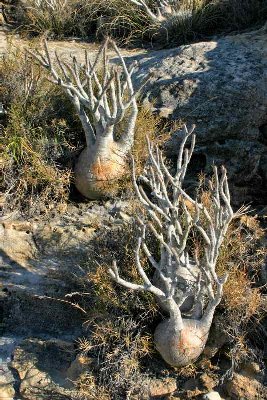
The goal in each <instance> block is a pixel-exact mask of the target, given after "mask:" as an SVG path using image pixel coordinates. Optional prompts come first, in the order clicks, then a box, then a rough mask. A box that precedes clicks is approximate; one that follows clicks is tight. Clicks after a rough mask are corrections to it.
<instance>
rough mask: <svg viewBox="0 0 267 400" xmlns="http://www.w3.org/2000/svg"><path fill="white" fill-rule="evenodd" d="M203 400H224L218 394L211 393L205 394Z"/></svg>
mask: <svg viewBox="0 0 267 400" xmlns="http://www.w3.org/2000/svg"><path fill="white" fill-rule="evenodd" d="M203 400H223V399H222V398H221V396H220V395H219V393H218V392H209V393H207V394H204V396H203Z"/></svg>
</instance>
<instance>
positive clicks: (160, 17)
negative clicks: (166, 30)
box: [130, 0, 193, 24]
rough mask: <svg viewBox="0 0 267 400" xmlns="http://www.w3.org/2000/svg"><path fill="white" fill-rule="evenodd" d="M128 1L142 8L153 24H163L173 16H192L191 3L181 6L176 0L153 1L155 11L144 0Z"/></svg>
mask: <svg viewBox="0 0 267 400" xmlns="http://www.w3.org/2000/svg"><path fill="white" fill-rule="evenodd" d="M130 2H131V3H133V4H135V5H137V6H139V7H140V8H142V9H143V10H144V12H145V13H146V14H147V16H148V17H149V18H150V19H151V20H152V22H154V23H155V24H163V23H164V22H165V21H167V20H168V19H170V18H172V17H175V16H176V17H180V18H185V17H189V16H192V10H193V5H191V7H183V4H180V2H179V1H178V0H158V1H156V2H155V6H154V10H155V11H153V9H152V8H151V7H150V6H149V5H148V4H147V1H146V0H130Z"/></svg>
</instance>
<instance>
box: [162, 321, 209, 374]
mask: <svg viewBox="0 0 267 400" xmlns="http://www.w3.org/2000/svg"><path fill="white" fill-rule="evenodd" d="M209 330H210V324H207V323H206V321H204V320H194V319H183V326H182V327H181V329H179V326H178V327H177V324H176V322H175V321H174V320H173V319H172V318H169V319H167V320H165V321H163V322H161V323H160V324H159V325H158V326H157V328H156V330H155V334H154V341H155V345H156V348H157V350H158V351H159V353H160V354H161V356H162V358H163V359H164V360H165V361H166V362H167V363H168V364H170V365H172V366H174V367H183V366H186V365H188V364H190V363H192V362H194V361H195V360H196V359H197V358H198V357H199V356H200V354H201V353H202V351H203V350H204V347H205V344H206V342H207V339H208V335H209Z"/></svg>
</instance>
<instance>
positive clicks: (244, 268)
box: [218, 216, 266, 369]
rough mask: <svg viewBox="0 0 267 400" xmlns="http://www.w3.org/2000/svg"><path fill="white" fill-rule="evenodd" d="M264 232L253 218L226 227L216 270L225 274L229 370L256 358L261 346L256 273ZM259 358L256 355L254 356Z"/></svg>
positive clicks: (224, 324)
mask: <svg viewBox="0 0 267 400" xmlns="http://www.w3.org/2000/svg"><path fill="white" fill-rule="evenodd" d="M264 235H265V232H264V230H263V229H262V228H261V227H260V224H259V221H258V220H257V219H256V218H255V217H253V216H242V217H241V218H240V219H239V220H237V221H234V223H233V224H232V226H231V227H230V229H229V231H228V233H227V237H226V239H225V243H224V245H223V247H222V249H221V252H220V258H219V260H218V270H219V272H220V273H221V274H224V273H225V272H227V273H228V274H229V278H228V280H227V282H226V284H225V285H224V294H223V300H222V303H221V308H222V309H223V314H222V319H221V324H222V329H223V330H224V332H225V333H226V334H227V335H228V338H229V340H230V342H231V346H230V349H229V356H230V358H231V362H232V367H233V369H236V368H238V366H239V365H240V363H241V362H243V361H245V360H246V359H249V358H250V359H251V358H254V357H255V354H257V350H255V349H257V346H259V348H260V347H261V346H262V344H263V342H262V340H263V339H262V333H263V332H262V331H261V329H262V325H261V320H262V318H263V317H264V310H263V295H262V292H263V289H264V288H262V287H261V286H260V284H259V277H260V269H261V266H262V265H263V264H264V259H265V257H266V248H265V247H264V244H263V242H261V240H262V239H263V238H264ZM257 356H259V354H257Z"/></svg>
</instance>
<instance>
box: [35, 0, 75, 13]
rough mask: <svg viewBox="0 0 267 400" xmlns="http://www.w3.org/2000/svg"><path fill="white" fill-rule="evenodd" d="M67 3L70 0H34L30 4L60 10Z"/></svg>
mask: <svg viewBox="0 0 267 400" xmlns="http://www.w3.org/2000/svg"><path fill="white" fill-rule="evenodd" d="M67 3H68V0H32V1H31V2H30V4H29V5H32V6H33V7H36V8H37V7H38V8H40V9H46V10H50V11H58V12H60V10H62V8H64V7H65V6H66V5H67Z"/></svg>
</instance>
